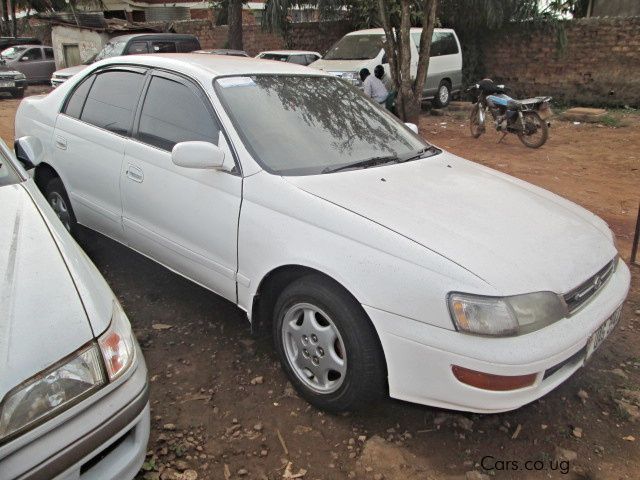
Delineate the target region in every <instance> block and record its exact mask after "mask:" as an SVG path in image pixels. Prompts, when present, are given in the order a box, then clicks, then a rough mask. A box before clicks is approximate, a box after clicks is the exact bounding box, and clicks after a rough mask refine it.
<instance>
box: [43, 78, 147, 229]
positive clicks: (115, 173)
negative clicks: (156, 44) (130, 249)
mask: <svg viewBox="0 0 640 480" xmlns="http://www.w3.org/2000/svg"><path fill="white" fill-rule="evenodd" d="M144 74H145V71H144V70H142V69H128V68H115V69H109V70H106V71H101V72H99V73H96V74H94V75H91V76H89V77H88V78H86V79H85V80H84V81H83V82H82V83H81V84H80V85H79V86H78V87H77V88H76V89H75V90H74V91H73V93H72V94H71V96H70V97H69V99H68V100H67V102H66V104H65V107H64V109H63V111H62V112H61V113H60V115H58V119H57V121H56V127H55V130H54V138H53V143H54V145H55V149H54V166H55V167H56V170H57V171H58V172H60V175H61V176H62V180H63V182H64V184H65V187H66V189H67V192H68V193H69V197H70V200H71V204H72V206H73V210H74V213H75V215H76V217H77V220H78V222H79V223H81V224H82V225H85V226H87V227H89V228H91V229H93V230H97V231H99V232H102V233H104V234H105V235H107V236H109V237H111V238H114V239H115V240H119V241H121V240H122V236H123V235H122V203H121V199H120V171H121V169H122V162H123V158H124V147H125V142H126V139H127V137H128V136H129V134H130V132H131V126H132V123H133V115H134V112H135V109H136V105H137V103H138V100H139V97H140V93H141V91H142V86H143V84H144V79H145V75H144Z"/></svg>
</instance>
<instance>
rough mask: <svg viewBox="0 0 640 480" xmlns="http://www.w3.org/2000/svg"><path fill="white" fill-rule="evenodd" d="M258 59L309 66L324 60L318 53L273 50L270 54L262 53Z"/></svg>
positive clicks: (257, 56)
mask: <svg viewBox="0 0 640 480" xmlns="http://www.w3.org/2000/svg"><path fill="white" fill-rule="evenodd" d="M256 58H262V59H263V60H278V61H280V62H289V63H296V64H298V65H309V64H310V63H313V62H315V61H316V60H319V59H320V58H322V55H320V54H319V53H318V52H308V51H306V50H271V51H268V52H260V53H259V54H258V55H256Z"/></svg>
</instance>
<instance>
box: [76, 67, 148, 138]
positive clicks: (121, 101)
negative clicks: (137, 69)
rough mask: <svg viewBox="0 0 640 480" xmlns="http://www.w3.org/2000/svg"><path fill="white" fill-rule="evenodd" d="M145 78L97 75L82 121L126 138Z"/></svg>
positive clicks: (119, 73) (131, 74)
mask: <svg viewBox="0 0 640 480" xmlns="http://www.w3.org/2000/svg"><path fill="white" fill-rule="evenodd" d="M143 82H144V75H142V74H140V73H134V72H123V71H108V72H104V73H101V74H98V75H97V76H96V79H95V80H94V82H93V86H92V87H91V91H90V92H89V95H88V97H87V101H86V103H85V105H84V109H83V110H82V116H81V119H82V121H84V122H87V123H91V124H92V125H95V126H96V127H100V128H104V129H106V130H109V131H111V132H114V133H118V134H120V135H126V134H127V133H128V131H129V127H130V126H131V120H132V118H133V111H134V110H135V108H136V104H137V102H138V97H139V96H140V91H141V90H142V84H143Z"/></svg>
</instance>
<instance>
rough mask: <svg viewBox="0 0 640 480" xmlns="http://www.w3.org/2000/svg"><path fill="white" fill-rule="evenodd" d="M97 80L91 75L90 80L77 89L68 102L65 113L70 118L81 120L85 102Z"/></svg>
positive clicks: (86, 80) (87, 79)
mask: <svg viewBox="0 0 640 480" xmlns="http://www.w3.org/2000/svg"><path fill="white" fill-rule="evenodd" d="M95 78H96V76H95V75H91V76H90V77H89V78H86V79H85V80H83V81H82V83H81V84H80V85H79V86H78V87H76V89H75V90H74V92H73V93H72V94H71V96H70V97H69V99H68V100H67V105H66V106H65V108H64V112H63V113H65V114H67V115H69V116H70V117H73V118H77V119H80V116H81V115H82V108H83V107H84V102H85V101H86V99H87V95H88V94H89V90H90V89H91V85H92V84H93V81H94V80H95Z"/></svg>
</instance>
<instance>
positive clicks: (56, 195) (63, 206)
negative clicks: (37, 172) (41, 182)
mask: <svg viewBox="0 0 640 480" xmlns="http://www.w3.org/2000/svg"><path fill="white" fill-rule="evenodd" d="M45 198H46V199H47V202H49V205H51V208H52V209H53V211H54V212H55V214H56V215H57V217H58V218H59V219H60V221H61V222H62V225H63V226H64V228H66V229H67V231H68V232H69V233H72V234H73V233H76V230H77V227H78V223H77V222H76V216H75V215H74V213H73V209H72V208H71V202H70V201H69V196H68V195H67V191H66V190H65V188H64V185H63V183H62V180H60V177H54V178H52V179H51V180H49V182H48V183H47V186H46V188H45Z"/></svg>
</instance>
